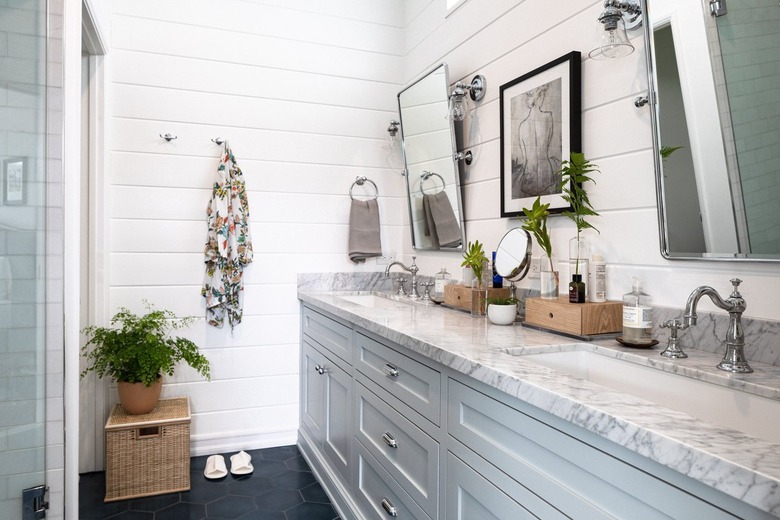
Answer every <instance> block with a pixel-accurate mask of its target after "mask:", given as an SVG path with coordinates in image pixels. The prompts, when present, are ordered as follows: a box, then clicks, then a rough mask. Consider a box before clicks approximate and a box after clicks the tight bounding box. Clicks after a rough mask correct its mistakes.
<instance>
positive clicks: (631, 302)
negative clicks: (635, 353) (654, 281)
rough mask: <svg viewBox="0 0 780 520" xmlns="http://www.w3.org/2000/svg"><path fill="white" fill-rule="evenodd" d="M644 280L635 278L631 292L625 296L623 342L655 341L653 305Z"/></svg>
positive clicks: (633, 343) (647, 343) (638, 343)
mask: <svg viewBox="0 0 780 520" xmlns="http://www.w3.org/2000/svg"><path fill="white" fill-rule="evenodd" d="M651 302H652V299H651V298H650V295H649V294H647V293H645V292H642V282H641V281H640V280H639V278H634V284H633V288H632V290H631V292H630V293H626V294H625V295H624V296H623V338H622V339H623V343H627V344H629V345H649V344H650V343H652V342H653V307H652V306H651Z"/></svg>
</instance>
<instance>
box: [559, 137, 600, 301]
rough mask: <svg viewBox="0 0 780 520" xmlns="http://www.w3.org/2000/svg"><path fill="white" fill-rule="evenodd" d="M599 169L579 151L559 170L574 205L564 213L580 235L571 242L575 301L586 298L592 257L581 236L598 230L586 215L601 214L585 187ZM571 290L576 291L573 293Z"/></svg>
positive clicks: (566, 196) (564, 190) (563, 190)
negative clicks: (585, 281)
mask: <svg viewBox="0 0 780 520" xmlns="http://www.w3.org/2000/svg"><path fill="white" fill-rule="evenodd" d="M598 171H599V169H598V167H597V166H596V165H595V164H593V163H591V162H590V161H588V160H587V159H586V158H585V155H584V154H583V153H580V152H572V153H571V159H570V160H568V161H563V162H562V163H561V169H560V170H559V173H560V174H561V184H560V186H559V188H560V190H561V197H563V200H565V201H566V202H568V203H569V205H570V206H571V210H568V211H564V212H563V214H564V215H565V216H567V217H568V218H570V219H571V220H572V221H573V222H574V225H575V226H576V227H577V236H576V237H574V238H572V239H571V240H570V241H569V262H570V265H571V266H573V272H572V284H570V286H569V301H571V302H574V303H582V302H584V301H585V284H584V283H583V282H582V280H583V279H587V266H588V264H587V262H588V257H589V256H590V248H589V247H588V243H587V241H586V240H585V239H584V238H583V237H582V232H583V230H585V229H593V230H595V231H596V232H597V233H598V232H599V230H598V229H596V228H595V227H594V226H593V225H592V224H591V223H590V222H588V220H587V217H597V216H598V215H599V214H598V213H597V212H596V210H595V209H593V205H592V204H591V203H590V199H589V198H588V193H587V192H586V191H585V187H584V184H585V183H586V182H594V181H593V179H592V178H591V174H592V173H593V172H598ZM581 271H582V272H581ZM575 284H576V285H575ZM572 290H574V291H575V293H576V294H573V293H572Z"/></svg>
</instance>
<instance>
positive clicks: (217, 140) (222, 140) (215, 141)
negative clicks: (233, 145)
mask: <svg viewBox="0 0 780 520" xmlns="http://www.w3.org/2000/svg"><path fill="white" fill-rule="evenodd" d="M211 142H212V143H215V144H218V145H220V146H222V145H223V144H225V140H224V139H222V138H221V137H216V138H214V139H212V140H211Z"/></svg>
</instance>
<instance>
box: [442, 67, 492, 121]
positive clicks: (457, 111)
mask: <svg viewBox="0 0 780 520" xmlns="http://www.w3.org/2000/svg"><path fill="white" fill-rule="evenodd" d="M486 86H487V83H486V80H485V76H483V75H482V74H477V75H476V76H474V77H473V78H472V79H471V83H470V84H466V83H461V82H460V81H459V82H457V83H455V88H454V89H452V92H451V93H450V110H449V116H450V118H452V120H453V121H463V120H464V119H465V118H466V101H465V99H464V97H465V96H466V92H468V93H469V97H470V98H471V99H472V101H481V100H482V98H484V97H485V89H486Z"/></svg>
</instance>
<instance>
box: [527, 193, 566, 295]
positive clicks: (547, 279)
mask: <svg viewBox="0 0 780 520" xmlns="http://www.w3.org/2000/svg"><path fill="white" fill-rule="evenodd" d="M549 208H550V204H549V203H547V204H542V202H541V197H536V200H535V201H534V203H533V205H532V206H531V207H530V208H523V214H524V216H525V218H524V219H523V217H518V218H520V219H521V220H523V224H522V226H521V227H522V228H523V229H525V230H526V231H528V232H529V233H531V234H532V235H533V236H534V238H535V239H536V243H537V244H539V247H541V248H542V251H544V254H545V256H546V258H544V259H542V262H541V265H540V266H539V271H540V274H539V278H540V295H541V297H542V298H546V299H555V298H557V297H558V286H559V280H558V271H557V269H555V257H554V256H553V252H552V242H550V234H549V233H548V232H547V217H549V216H550V211H549Z"/></svg>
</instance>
